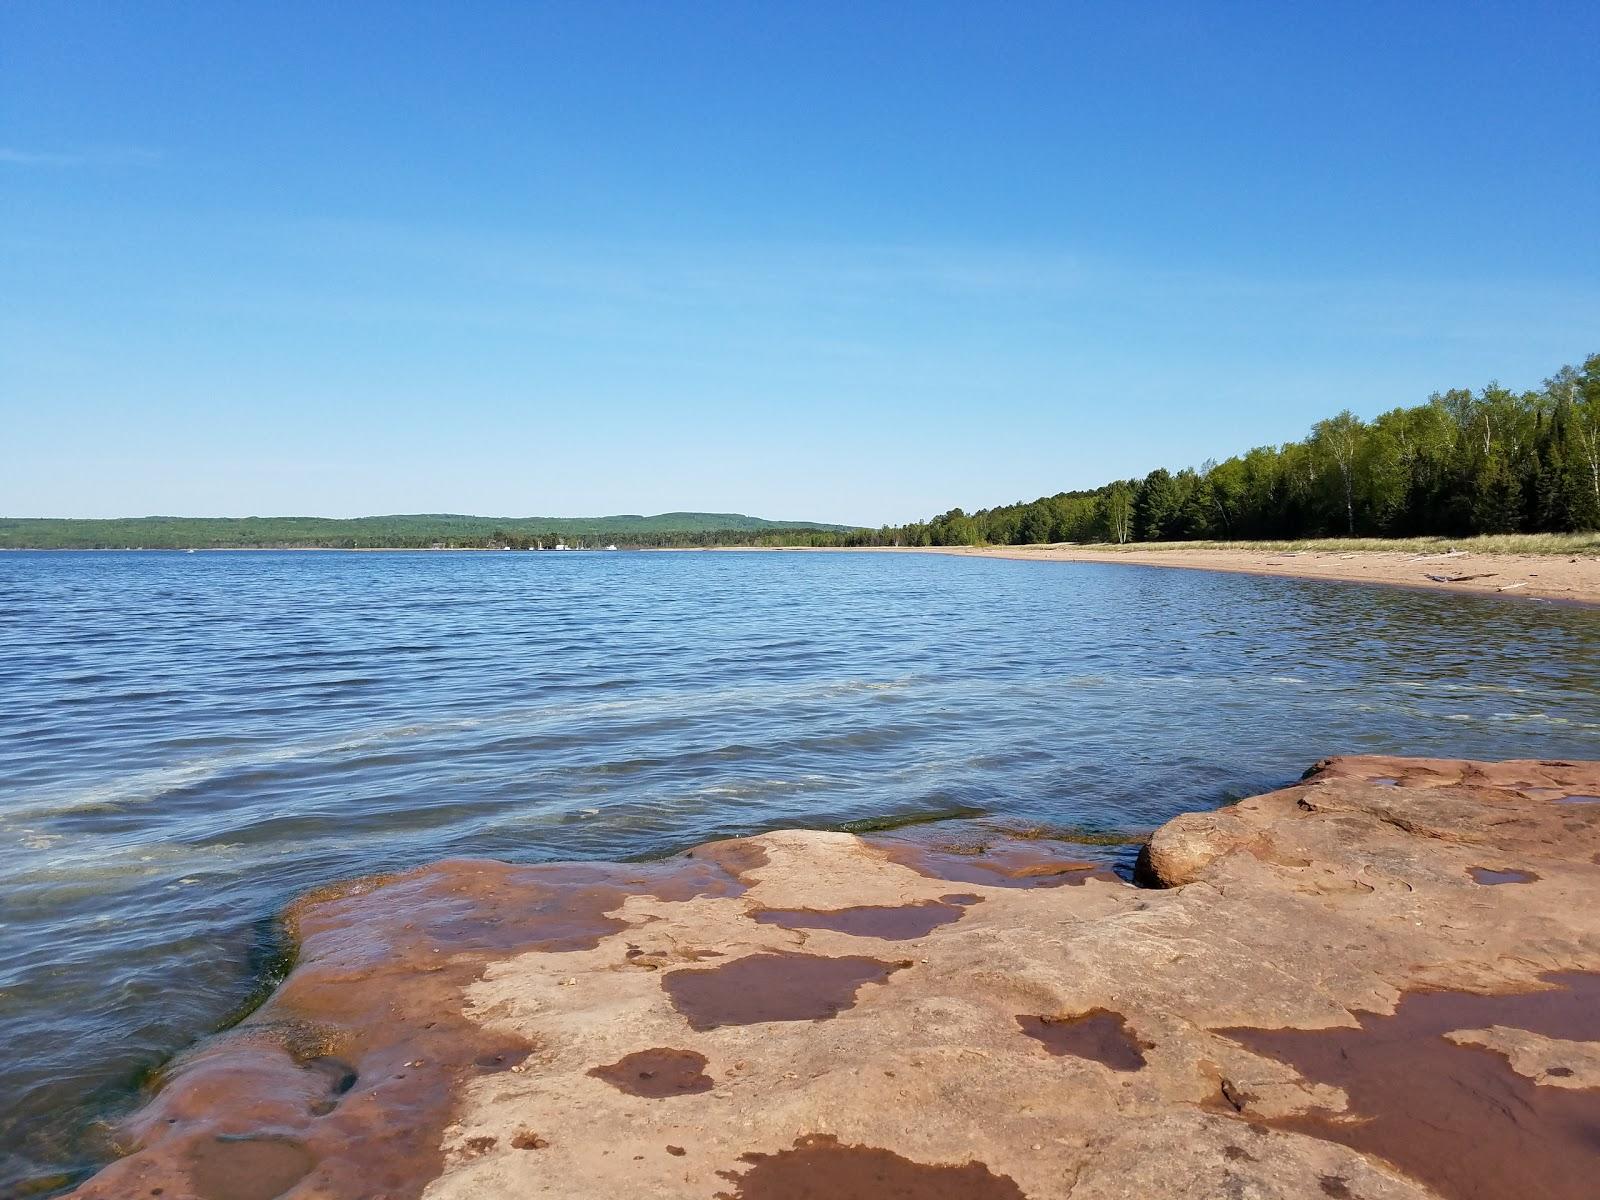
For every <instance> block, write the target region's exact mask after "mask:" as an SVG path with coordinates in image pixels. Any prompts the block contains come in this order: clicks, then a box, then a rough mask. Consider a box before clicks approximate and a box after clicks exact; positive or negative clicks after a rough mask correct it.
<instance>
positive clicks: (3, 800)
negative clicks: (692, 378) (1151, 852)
mask: <svg viewBox="0 0 1600 1200" xmlns="http://www.w3.org/2000/svg"><path fill="white" fill-rule="evenodd" d="M1597 680H1600V616H1597V614H1596V613H1595V612H1594V611H1593V610H1584V609H1577V608H1562V607H1557V606H1553V605H1545V604H1537V603H1530V602H1527V601H1512V600H1487V599H1469V598H1459V597H1446V596H1441V595H1438V594H1433V593H1420V592H1409V591H1402V590H1380V589H1374V588H1365V587H1353V586H1344V585H1337V584H1327V583H1314V582H1297V581H1291V580H1281V579H1258V578H1252V577H1249V576H1242V575H1216V574H1206V573H1199V572H1191V571H1174V570H1157V569H1147V568H1140V567H1131V566H1101V565H1086V564H1068V563H1016V562H1005V561H993V560H977V559H968V558H946V557H933V556H909V555H908V556H894V555H871V554H860V555H825V554H772V553H749V554H743V553H714V554H631V553H614V554H611V553H588V554H516V553H499V554H495V553H455V554H452V553H437V554H426V553H423V554H384V553H345V554H341V553H282V554H277V553H201V554H148V553H147V554H131V553H130V554H117V553H104V554H99V553H95V554H0V1045H4V1046H5V1047H6V1055H7V1065H8V1068H9V1077H8V1080H7V1082H8V1088H7V1091H6V1094H5V1096H4V1100H3V1102H0V1153H3V1154H5V1155H6V1159H5V1163H4V1166H0V1195H4V1194H5V1193H6V1191H7V1190H8V1189H10V1188H13V1187H15V1186H16V1184H17V1181H18V1180H20V1179H22V1178H24V1177H28V1176H37V1175H38V1174H39V1173H40V1172H44V1171H49V1170H66V1171H68V1172H71V1171H74V1170H81V1169H83V1168H84V1167H85V1166H86V1165H87V1164H89V1163H91V1162H92V1161H93V1160H94V1158H95V1156H96V1155H97V1154H100V1153H103V1150H104V1144H103V1141H102V1140H101V1139H100V1138H99V1137H98V1136H97V1135H96V1134H95V1132H94V1130H95V1126H94V1125H93V1121H94V1120H95V1119H96V1118H97V1117H101V1116H104V1115H106V1114H107V1113H115V1112H116V1111H117V1110H118V1108H119V1106H126V1104H127V1103H128V1102H129V1098H130V1096H131V1095H132V1090H131V1089H132V1087H133V1085H134V1084H135V1083H136V1082H137V1080H138V1078H139V1076H140V1074H141V1072H144V1071H147V1070H148V1069H149V1068H151V1067H153V1066H155V1065H158V1064H159V1063H161V1062H162V1061H163V1060H164V1059H165V1058H166V1057H168V1056H170V1055H171V1054H173V1053H174V1052H176V1051H178V1050H180V1049H182V1048H183V1047H184V1046H186V1045H188V1044H190V1043H192V1042H193V1040H194V1039H195V1038H196V1037H198V1036H200V1035H202V1034H204V1033H205V1032H207V1031H208V1030H211V1029H213V1028H215V1027H216V1026H217V1025H218V1024H219V1023H220V1022H223V1021H225V1020H227V1019H228V1018H229V1016H230V1015H231V1014H234V1013H236V1012H237V1011H238V1010H239V1009H240V1006H241V1005H243V1004H245V1003H247V1002H248V1001H249V1000H250V999H251V997H252V995H253V993H254V991H255V990H256V989H257V988H258V985H259V982H260V980H261V979H262V976H263V971H264V969H265V966H266V963H267V961H268V958H269V956H270V955H271V953H272V951H273V949H274V946H275V943H274V930H273V922H272V918H273V915H274V914H275V913H276V912H277V911H278V909H279V908H280V906H281V905H282V904H283V903H284V902H285V901H286V900H287V899H289V898H290V897H292V896H294V895H295V894H296V893H298V892H301V891H303V890H305V889H307V888H309V887H311V886H313V885H315V884H318V883H322V882H325V881H328V880H332V879H337V878H340V877H344V876H350V875H356V874H365V873H368V872H373V871H380V870H387V869H390V868H394V867H403V866H408V865H411V864H415V863H420V862H425V861H427V860H430V859H435V858H439V857H441V856H445V855H459V854H470V855H491V856H495V857H500V858H507V859H514V860H518V861H543V860H548V859H559V858H618V857H628V856H649V855H659V854H664V853H667V852H669V851H672V850H675V849H679V848H682V847H684V846H687V845H690V844H693V843H695V842H699V841H703V840H705V839H707V838H711V837H716V836H720V835H726V834H737V833H752V832H757V831H760V830H765V829H772V828H775V827H780V826H823V827H837V826H840V825H844V824H847V823H852V822H881V821H885V820H892V819H900V818H906V819H910V818H927V817H938V816H941V815H956V814H968V815H970V814H974V813H981V814H985V819H987V820H991V821H995V822H998V823H1002V824H1018V825H1045V826H1049V827H1052V828H1057V829H1061V830H1063V831H1066V832H1068V833H1070V832H1073V831H1085V830H1091V831H1097V832H1107V831H1112V832H1116V831H1122V832H1126V833H1128V834H1130V835H1137V834H1138V833H1140V832H1143V831H1146V830H1148V829H1149V828H1151V827H1152V826H1154V825H1156V824H1159V823H1160V822H1161V821H1162V820H1164V819H1166V818H1167V817H1169V816H1171V815H1172V814H1174V813H1177V812H1179V811H1182V810H1184V809H1192V808H1204V807H1210V806H1214V805H1216V804H1218V803H1221V802H1223V801H1226V800H1228V799H1231V798H1236V797H1238V796H1241V795H1246V794H1250V793H1253V792H1257V791H1261V790H1264V789H1267V788H1270V787H1273V786H1276V785H1279V784H1282V783H1284V782H1286V781H1289V780H1291V779H1293V778H1294V777H1295V776H1297V775H1298V774H1299V773H1300V772H1301V771H1303V770H1304V769H1305V768H1306V767H1307V766H1308V765H1309V764H1310V763H1311V762H1313V761H1314V760H1315V759H1317V758H1318V757H1320V756H1323V755H1326V754H1331V753H1352V752H1390V753H1404V754H1431V755H1460V756H1473V757H1484V758H1503V757H1513V756H1517V757H1529V756H1532V757H1551V756H1561V757H1590V758H1597V757H1600V697H1597V690H1596V689H1597ZM1130 852H1131V851H1130V850H1127V849H1123V850H1104V851H1103V853H1106V854H1109V855H1112V856H1113V857H1117V856H1120V858H1121V861H1122V862H1123V864H1124V865H1125V863H1126V858H1127V855H1128V854H1129V853H1130Z"/></svg>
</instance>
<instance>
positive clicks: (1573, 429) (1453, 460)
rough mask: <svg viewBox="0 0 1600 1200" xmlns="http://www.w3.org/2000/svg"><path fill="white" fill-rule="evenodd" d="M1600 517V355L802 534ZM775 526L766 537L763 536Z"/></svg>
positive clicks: (1381, 531) (1315, 526)
mask: <svg viewBox="0 0 1600 1200" xmlns="http://www.w3.org/2000/svg"><path fill="white" fill-rule="evenodd" d="M1594 529H1600V354H1597V355H1592V356H1591V357H1590V358H1588V359H1587V360H1586V361H1585V362H1584V364H1583V366H1582V367H1581V368H1574V367H1563V368H1562V369H1561V370H1559V371H1557V372H1556V373H1555V374H1554V375H1553V376H1551V377H1550V378H1549V379H1548V380H1546V381H1545V383H1544V386H1543V387H1541V388H1539V389H1537V390H1534V391H1526V392H1512V391H1508V390H1507V389H1505V388H1503V387H1500V386H1499V385H1498V384H1490V385H1488V386H1487V387H1484V388H1482V389H1480V390H1478V391H1469V390H1465V389H1457V390H1451V391H1447V392H1436V393H1435V394H1434V395H1432V396H1430V397H1429V398H1428V400H1427V402H1426V403H1424V404H1419V405H1416V406H1414V407H1411V408H1395V409H1391V410H1389V411H1388V412H1385V413H1382V414H1380V415H1379V416H1376V417H1374V418H1372V419H1371V420H1363V419H1362V418H1360V417H1358V416H1356V415H1355V414H1354V413H1352V412H1350V411H1348V410H1347V411H1345V412H1341V413H1339V414H1338V415H1337V416H1332V417H1329V418H1327V419H1326V420H1323V421H1319V422H1317V424H1316V425H1314V426H1312V428H1311V431H1310V433H1308V434H1307V435H1306V437H1304V438H1303V439H1301V440H1300V441H1298V442H1289V443H1287V444H1285V445H1282V446H1257V447H1256V448H1255V449H1253V450H1250V451H1248V452H1246V453H1244V454H1240V455H1236V456H1234V457H1233V458H1230V459H1228V460H1227V461H1225V462H1207V463H1205V464H1204V465H1203V466H1200V467H1198V468H1192V467H1186V468H1183V469H1181V470H1176V471H1174V470H1168V469H1166V468H1158V469H1157V470H1154V471H1151V472H1150V473H1149V474H1148V475H1146V476H1145V477H1144V478H1143V479H1119V480H1113V481H1111V482H1109V483H1106V484H1104V485H1102V486H1101V487H1097V488H1095V489H1093V490H1091V491H1075V492H1060V493H1058V494H1056V495H1054V496H1042V497H1040V498H1039V499H1037V500H1033V501H1028V502H1022V503H1017V504H1007V505H1003V506H1001V507H998V508H987V509H981V510H979V511H978V512H972V513H968V512H964V511H962V510H961V509H959V508H953V509H951V510H950V511H949V512H947V513H941V514H940V515H939V516H937V517H934V518H932V519H931V520H929V521H926V522H918V523H913V524H909V525H903V526H898V527H886V528H883V529H877V530H870V531H869V530H858V531H852V532H849V533H842V534H841V533H816V534H810V535H805V536H804V537H802V538H800V539H797V540H801V541H804V542H805V543H807V544H812V545H902V546H967V545H984V544H990V545H1018V544H1025V543H1032V542H1155V541H1161V542H1170V541H1190V540H1215V541H1229V540H1256V539H1261V540H1268V539H1295V538H1311V537H1345V536H1362V537H1418V536H1424V535H1438V536H1450V537H1455V536H1470V535H1472V534H1503V533H1546V532H1548V533H1565V532H1577V531H1585V530H1594ZM760 540H765V539H760Z"/></svg>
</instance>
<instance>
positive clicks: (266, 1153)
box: [73, 758, 1600, 1200]
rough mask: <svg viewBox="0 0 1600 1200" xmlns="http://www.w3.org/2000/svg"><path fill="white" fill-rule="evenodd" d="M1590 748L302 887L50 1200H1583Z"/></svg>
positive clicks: (1593, 961)
mask: <svg viewBox="0 0 1600 1200" xmlns="http://www.w3.org/2000/svg"><path fill="white" fill-rule="evenodd" d="M1596 795H1600V764H1595V763H1565V762H1507V763H1473V762H1460V761H1452V760H1422V759H1386V758H1344V759H1332V760H1328V761H1327V762H1324V763H1320V764H1318V766H1317V767H1316V768H1314V769H1313V771H1312V772H1310V773H1309V774H1308V776H1307V777H1306V778H1305V779H1304V780H1303V781H1302V782H1300V783H1298V784H1296V785H1295V786H1293V787H1289V788H1286V789H1284V790H1282V791H1278V792H1273V793H1270V794H1268V795H1265V796H1258V797H1255V798H1253V799H1250V800H1246V801H1243V802H1242V803H1239V804H1237V805H1233V806H1231V807H1229V808H1225V809H1221V810H1219V811H1217V812H1212V813H1203V814H1189V815H1186V816H1183V817H1179V818H1177V819H1176V820H1174V821H1172V822H1170V823H1168V824H1167V825H1166V826H1163V827H1162V829H1161V830H1159V831H1157V833H1156V834H1155V836H1154V837H1153V838H1152V839H1151V842H1150V844H1149V846H1148V847H1147V848H1146V850H1145V851H1144V852H1143V853H1142V855H1141V859H1140V865H1139V877H1140V880H1141V882H1142V883H1144V884H1146V885H1148V886H1145V887H1134V886H1131V885H1129V884H1127V883H1125V882H1123V881H1122V880H1120V879H1117V878H1116V877H1115V876H1113V875H1111V874H1109V873H1107V872H1105V871H1103V870H1094V869H1092V866H1091V865H1090V864H1082V863H1075V862H1071V861H1068V860H1067V859H1066V858H1065V857H1064V856H1063V855H1062V853H1061V851H1060V847H1059V846H1038V845H1030V843H1028V842H1026V841H1017V842H1007V843H1003V844H1000V845H996V846H992V847H986V848H984V851H985V852H984V854H983V855H961V854H956V853H951V852H948V851H947V850H942V849H937V848H931V847H923V848H919V847H916V846H914V845H912V844H910V843H908V842H907V840H906V839H905V838H904V837H903V836H897V837H895V838H889V839H883V838H880V839H877V840H874V839H871V838H866V839H863V838H857V837H854V836H851V835H848V834H840V833H816V832H781V833H772V834H766V835H763V836H761V837H757V838H749V839H744V840H741V841H736V842H724V843H717V844H713V845H711V846H707V847H702V848H701V849H699V850H697V851H694V852H692V853H691V854H689V855H686V856H682V857H680V858H678V859H674V860H671V861H669V862H666V863H660V864H654V865H649V866H637V865H629V866H623V865H617V866H606V865H584V866H550V867H510V866H506V865H505V864H500V863H491V862H473V861H452V862H446V863H441V864H439V865H437V866H434V867H429V868H426V869H423V870H419V871H414V872H411V873H408V874H406V875H401V876H397V877H393V878H389V879H380V880H369V881H358V882H356V883H354V884H350V885H346V886H344V887H342V888H338V889H332V890H330V891H328V892H325V893H322V894H319V895H316V896H313V897H309V898H308V899H307V900H305V901H303V902H301V904H299V905H297V906H296V908H295V909H294V910H293V911H292V912H291V914H290V916H291V929H292V931H293V933H294V934H295V936H296V937H297V938H298V940H299V942H300V951H301V952H300V959H299V962H298V965H297V966H296V968H295V970H294V971H293V973H292V974H291V975H290V977H289V979H288V980H287V981H286V982H285V984H284V985H283V986H282V987H281V988H279V990H278V991H277V993H276V994H275V995H274V996H273V997H272V999H270V1000H269V1001H268V1002H267V1003H266V1004H265V1005H264V1006H263V1007H262V1008H261V1009H260V1010H259V1011H258V1012H256V1013H255V1014H254V1015H253V1016H252V1017H251V1018H250V1019H249V1020H248V1021H246V1022H245V1023H244V1024H243V1025H241V1026H239V1027H238V1028H236V1029H234V1030H231V1031H228V1032H227V1033H224V1034H221V1035H218V1036H217V1037H215V1038H212V1039H210V1040H209V1041H208V1042H206V1043H204V1044H203V1045H201V1046H200V1047H198V1048H197V1049H196V1050H195V1051H193V1052H192V1053H191V1054H189V1055H187V1056H186V1057H185V1058H183V1059H181V1060H180V1061H178V1062H176V1063H175V1064H173V1065H172V1067H171V1068H170V1069H169V1071H168V1072H167V1073H166V1075H165V1077H164V1079H163V1080H162V1081H161V1085H160V1087H159V1088H158V1090H156V1091H155V1093H154V1095H153V1096H152V1098H151V1100H150V1101H149V1103H148V1104H147V1105H146V1106H145V1107H144V1108H142V1109H141V1110H140V1111H139V1112H138V1113H137V1114H136V1115H135V1116H134V1117H133V1118H132V1119H131V1120H130V1121H129V1122H128V1123H127V1126H126V1128H125V1130H124V1134H125V1137H126V1142H127V1148H128V1151H129V1153H128V1155H127V1157H125V1158H123V1159H121V1160H119V1161H117V1162H115V1163H113V1164H111V1165H110V1166H108V1167H106V1168H105V1169H104V1170H103V1171H101V1172H100V1173H99V1174H98V1175H96V1176H95V1177H94V1178H92V1179H90V1180H89V1181H88V1182H86V1183H84V1184H83V1185H82V1186H81V1187H79V1188H78V1189H77V1191H76V1192H75V1193H73V1195H75V1196H78V1197H82V1198H84V1200H89V1198H93V1200H111V1198H115V1200H128V1198H133V1197H144V1196H160V1197H162V1200H279V1198H288V1200H345V1198H348V1200H358V1198H359V1200H378V1198H380V1197H381V1198H384V1200H422V1198H426V1200H500V1198H505V1200H513V1198H515V1200H528V1198H532V1197H552V1198H553V1197H562V1198H567V1200H573V1198H577V1200H581V1198H585V1197H593V1198H595V1200H618V1198H626V1197H652V1198H655V1197H664V1198H672V1197H684V1198H690V1197H692V1198H694V1200H712V1198H714V1197H726V1198H730V1200H783V1198H788V1197H794V1198H799V1197H804V1196H813V1195H816V1196H821V1195H826V1196H828V1197H830V1200H855V1198H860V1200H867V1198H869V1197H870V1198H871V1200H884V1198H890V1197H917V1198H926V1200H933V1198H938V1197H949V1198H951V1200H955V1198H957V1197H959V1198H962V1200H969V1198H971V1200H985V1198H991V1197H992V1198H995V1200H1044V1198H1054V1197H1068V1196H1070V1197H1072V1198H1073V1200H1101V1198H1109V1197H1140V1198H1141V1200H1147V1198H1151V1197H1173V1198H1184V1200H1212V1198H1214V1197H1228V1196H1236V1197H1251V1198H1259V1200H1273V1198H1282V1200H1289V1198H1294V1200H1301V1198H1304V1197H1311V1198H1313V1200H1315V1198H1317V1197H1336V1198H1337V1197H1356V1198H1360V1200H1402V1198H1403V1200H1420V1198H1423V1197H1445V1198H1447V1200H1500V1198H1502V1197H1506V1196H1514V1195H1528V1196H1539V1197H1541V1198H1543V1200H1577V1198H1578V1197H1583V1198H1585V1200H1588V1198H1589V1197H1592V1196H1593V1195H1594V1163H1595V1157H1594V1147H1595V1145H1596V1144H1597V1140H1600V906H1597V905H1595V903H1594V898H1595V897H1596V896H1597V895H1600V804H1596V803H1594V802H1593V800H1592V798H1593V797H1594V796H1596Z"/></svg>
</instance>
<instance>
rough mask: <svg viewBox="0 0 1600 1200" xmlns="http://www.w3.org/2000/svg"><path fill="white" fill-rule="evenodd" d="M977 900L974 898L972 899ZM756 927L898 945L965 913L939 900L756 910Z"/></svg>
mask: <svg viewBox="0 0 1600 1200" xmlns="http://www.w3.org/2000/svg"><path fill="white" fill-rule="evenodd" d="M973 899H974V900H975V899H977V897H973ZM750 915H751V916H752V917H753V918H755V921H756V923H757V924H759V925H777V926H779V927H780V928H783V929H831V930H833V931H834V932H836V933H848V934H851V935H853V936H855V937H871V938H882V939H884V940H885V941H892V942H899V941H906V940H908V939H910V938H920V937H927V936H928V934H930V933H932V932H933V931H934V930H935V929H937V928H938V927H939V926H941V925H948V924H950V923H951V922H952V921H959V920H960V919H961V918H962V917H964V916H965V915H966V911H965V909H963V908H962V907H961V906H959V905H956V904H946V903H944V902H943V901H941V900H923V901H920V902H918V903H916V904H885V905H874V904H868V905H858V906H856V907H854V908H831V909H818V908H759V909H756V910H755V911H754V912H753V913H751V914H750Z"/></svg>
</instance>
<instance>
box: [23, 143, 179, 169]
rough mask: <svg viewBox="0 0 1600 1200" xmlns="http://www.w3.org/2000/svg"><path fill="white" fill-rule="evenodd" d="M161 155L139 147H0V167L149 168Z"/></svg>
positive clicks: (158, 160) (159, 159)
mask: <svg viewBox="0 0 1600 1200" xmlns="http://www.w3.org/2000/svg"><path fill="white" fill-rule="evenodd" d="M160 161H161V154H160V152H159V151H156V150H148V149H145V148H144V147H142V146H97V147H93V148H91V149H86V150H22V149H18V148H17V147H15V146H0V164H3V165H6V166H12V167H148V166H153V165H154V164H155V163H158V162H160Z"/></svg>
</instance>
